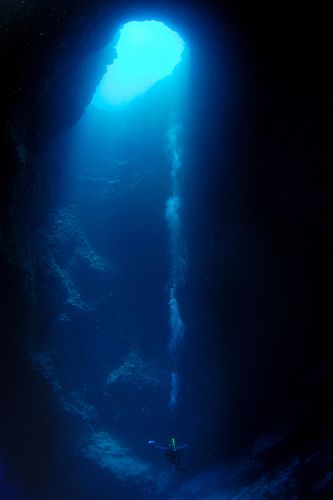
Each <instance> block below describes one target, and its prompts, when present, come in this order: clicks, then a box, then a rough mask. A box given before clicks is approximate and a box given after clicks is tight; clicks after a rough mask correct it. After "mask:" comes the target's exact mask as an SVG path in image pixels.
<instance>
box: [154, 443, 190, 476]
mask: <svg viewBox="0 0 333 500" xmlns="http://www.w3.org/2000/svg"><path fill="white" fill-rule="evenodd" d="M149 444H150V446H152V447H154V448H157V449H158V450H162V451H164V456H165V458H166V459H167V460H168V462H170V463H171V464H172V465H174V466H175V468H176V469H178V470H182V469H183V467H184V464H183V462H182V460H181V456H180V453H179V450H183V449H184V448H187V447H188V444H183V445H182V446H173V445H169V446H159V445H157V444H156V443H155V441H150V442H149Z"/></svg>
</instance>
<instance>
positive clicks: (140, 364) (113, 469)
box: [30, 35, 191, 498]
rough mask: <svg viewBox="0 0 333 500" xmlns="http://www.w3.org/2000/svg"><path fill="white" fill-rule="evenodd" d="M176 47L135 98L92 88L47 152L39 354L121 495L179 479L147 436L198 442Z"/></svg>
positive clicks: (70, 418)
mask: <svg viewBox="0 0 333 500" xmlns="http://www.w3.org/2000/svg"><path fill="white" fill-rule="evenodd" d="M177 36H178V35H177ZM173 41H174V37H173ZM176 41H177V43H179V41H178V39H177V40H176ZM164 50H165V49H164ZM181 51H183V47H182V46H181ZM120 52H121V51H120V49H119V54H118V55H119V57H120ZM179 53H180V52H179V50H178V53H177V54H178V55H177V54H176V55H177V57H178V60H177V61H176V63H175V65H174V66H175V68H174V71H173V72H172V74H169V73H171V71H170V69H169V70H168V71H167V72H166V74H167V76H166V77H165V78H162V79H160V81H159V82H156V83H155V84H154V85H153V86H152V87H151V88H150V89H149V90H147V92H145V93H143V91H142V87H140V89H141V90H140V91H139V92H138V96H137V97H133V95H132V94H131V98H130V99H129V102H128V103H127V104H126V105H122V106H120V107H119V106H117V105H114V106H110V102H109V101H108V102H107V105H106V106H102V105H101V95H102V94H101V90H100V89H99V90H97V93H96V94H95V97H94V99H93V101H92V103H91V105H90V106H88V108H87V109H86V111H85V114H84V115H83V116H82V118H81V120H80V121H79V122H78V123H77V124H76V125H75V127H73V128H72V129H71V130H68V131H67V132H66V133H64V134H62V135H61V136H60V137H58V138H57V139H56V140H55V141H54V142H53V143H52V144H50V147H49V152H48V154H49V155H50V156H51V157H55V158H56V161H57V162H58V164H59V165H60V168H61V172H62V177H61V178H60V179H59V185H60V187H59V189H58V191H57V193H56V196H55V198H54V206H53V208H52V211H51V212H50V215H49V217H48V220H47V222H46V224H45V226H44V227H43V228H42V230H41V232H40V243H39V245H40V252H41V255H42V256H43V257H42V258H43V265H44V267H45V269H46V273H45V282H44V284H43V290H44V291H43V293H44V300H45V303H46V304H47V305H48V308H49V311H48V317H49V319H48V326H47V330H48V331H47V335H46V336H45V337H44V339H43V340H42V341H39V342H35V343H34V344H33V345H32V346H31V352H30V357H31V360H32V363H33V365H34V367H35V369H36V371H37V372H38V373H40V375H41V376H42V377H43V378H44V380H45V382H46V383H47V385H48V387H49V388H50V390H51V391H52V393H53V397H54V405H55V408H56V409H57V410H56V411H57V414H58V418H59V426H60V428H61V427H62V426H63V428H64V430H65V431H64V432H65V434H66V435H67V439H68V440H69V442H70V443H71V444H69V447H70V449H71V450H72V453H75V454H76V455H77V457H78V458H77V459H76V464H80V463H81V462H80V461H82V463H83V464H84V467H86V468H87V470H89V471H93V470H96V469H97V470H98V471H100V473H101V474H104V475H106V476H107V477H108V478H109V479H108V481H106V482H105V481H104V482H103V481H102V483H101V486H100V488H101V491H104V489H105V488H106V489H107V488H108V482H109V481H110V482H111V484H112V491H113V492H115V493H114V494H115V495H116V497H117V495H118V497H119V498H141V497H142V498H146V495H148V494H149V495H152V496H153V497H154V496H155V495H161V494H163V493H165V492H167V491H169V490H170V488H174V485H175V484H177V482H178V481H179V476H178V475H177V472H176V471H174V470H173V466H172V465H170V464H168V463H167V461H166V459H165V457H164V455H163V453H162V452H160V451H158V450H152V449H150V448H149V447H148V446H147V443H148V440H149V439H155V440H156V441H157V442H158V443H159V444H161V445H167V444H168V443H169V442H170V439H171V437H175V438H176V440H177V443H179V444H183V443H187V442H189V441H190V439H191V437H190V435H189V430H188V429H189V428H188V407H187V400H186V378H184V375H183V373H182V366H183V359H184V356H185V355H186V343H185V340H184V339H185V332H186V333H189V332H187V330H186V328H185V324H186V318H185V316H184V314H183V312H182V294H184V293H185V291H184V288H185V284H186V274H187V272H188V271H187V256H186V238H185V231H186V228H185V227H184V222H183V217H182V216H183V192H184V190H185V180H184V176H185V172H186V155H187V153H186V151H187V148H188V144H187V143H186V133H185V132H184V130H185V131H186V127H187V124H188V121H189V109H188V108H187V104H186V99H185V95H186V85H187V82H188V78H189V62H188V55H187V56H186V57H184V60H182V61H181V62H179ZM155 57H156V54H155ZM164 71H165V70H164ZM108 72H109V70H108ZM108 74H109V73H107V75H108ZM111 74H112V72H111ZM111 76H112V75H111ZM102 83H103V82H102ZM103 85H104V84H103ZM140 85H141V84H140ZM132 90H133V89H132ZM132 90H129V93H131V92H132ZM97 95H99V97H98V105H96V104H97ZM113 97H114V96H113ZM112 99H113V98H112ZM120 100H121V103H122V104H124V102H123V94H122V97H121V98H120ZM116 104H118V103H116ZM184 460H186V452H184ZM77 466H78V465H77ZM90 474H92V472H90ZM74 484H75V482H74V481H73V485H72V487H73V488H74ZM131 488H132V489H133V491H132V490H131ZM87 491H88V492H90V493H86V494H87V495H88V496H87V498H91V497H92V496H93V495H95V494H96V495H97V498H104V495H105V494H106V493H105V491H104V493H101V492H100V493H94V491H95V490H94V484H89V486H88V487H87ZM133 492H135V493H133ZM165 494H166V493H165ZM80 495H81V496H80ZM89 495H91V496H89ZM98 495H100V496H98ZM81 497H82V492H81V493H79V496H78V498H81Z"/></svg>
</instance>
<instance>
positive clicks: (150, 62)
mask: <svg viewBox="0 0 333 500" xmlns="http://www.w3.org/2000/svg"><path fill="white" fill-rule="evenodd" d="M115 49H116V59H115V61H114V62H113V63H112V64H110V65H109V66H108V67H107V71H106V73H105V75H104V76H103V78H102V81H101V82H100V84H99V86H98V87H97V89H96V92H95V94H94V97H93V100H92V104H93V105H95V106H97V107H101V108H107V107H109V106H112V105H117V104H123V103H125V102H128V101H130V100H132V99H133V98H134V97H135V96H137V95H140V94H142V93H143V92H145V91H147V90H148V89H149V88H151V87H152V86H153V85H154V84H155V83H156V82H157V81H159V80H161V79H162V78H165V77H166V76H169V75H171V74H172V72H173V70H174V68H175V66H176V65H177V64H178V63H179V62H180V61H181V57H182V54H183V51H184V42H183V40H182V38H181V37H180V36H179V35H178V33H177V32H175V31H173V30H171V29H170V28H169V27H168V26H166V25H165V24H164V23H163V22H161V21H155V20H147V21H130V22H127V23H126V24H124V25H123V26H122V28H121V29H120V32H119V34H118V41H117V44H116V47H115Z"/></svg>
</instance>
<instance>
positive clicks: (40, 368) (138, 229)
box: [0, 37, 332, 500]
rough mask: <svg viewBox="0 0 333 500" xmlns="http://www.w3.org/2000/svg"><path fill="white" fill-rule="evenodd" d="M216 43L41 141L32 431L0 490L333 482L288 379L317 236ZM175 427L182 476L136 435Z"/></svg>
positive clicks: (278, 491)
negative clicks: (301, 422)
mask: <svg viewBox="0 0 333 500" xmlns="http://www.w3.org/2000/svg"><path fill="white" fill-rule="evenodd" d="M222 38H223V37H222ZM222 38H221V40H222ZM221 40H219V41H221ZM208 46H209V44H207V45H206V46H203V47H202V48H201V49H199V48H198V39H197V40H196V46H195V47H194V48H193V50H191V49H192V47H191V46H190V47H189V49H190V56H189V59H185V60H184V61H183V63H181V64H180V65H179V66H178V67H177V68H176V69H175V71H174V73H173V74H172V75H171V76H170V77H167V78H165V79H163V80H161V81H160V82H158V83H157V84H156V85H155V86H153V87H152V88H151V89H150V90H148V91H147V92H146V93H145V94H143V95H141V96H139V97H138V98H136V99H134V100H133V101H131V102H130V103H128V104H126V105H123V106H121V107H115V108H112V107H111V108H110V109H108V110H103V109H97V108H95V107H93V106H88V107H87V109H86V111H85V114H84V115H83V116H82V117H81V119H80V121H79V122H78V123H77V124H76V125H75V126H74V127H73V128H71V129H69V130H66V131H65V132H63V133H62V134H61V135H59V136H57V137H56V138H55V139H54V140H53V141H52V142H51V143H50V144H49V145H48V147H47V148H46V151H45V152H44V155H43V159H42V162H41V169H42V167H43V166H45V167H46V166H47V165H49V164H53V165H54V167H55V169H56V172H57V173H58V175H57V176H56V178H55V179H54V185H53V186H51V187H50V190H49V191H50V193H52V197H51V198H50V200H49V203H48V205H49V206H50V210H49V212H48V213H47V214H45V218H44V219H45V220H44V223H43V224H42V227H40V228H39V230H38V236H37V238H36V242H35V243H34V249H35V254H36V255H35V259H36V267H37V276H38V284H37V286H36V290H37V292H36V293H37V295H38V300H39V304H41V308H40V310H41V311H42V314H41V315H40V317H39V330H38V331H37V332H33V334H31V335H30V336H29V339H28V340H27V341H26V345H25V349H26V352H25V354H24V356H25V358H26V357H27V358H28V363H29V366H30V369H32V371H33V374H34V375H33V377H34V378H33V379H32V380H31V381H29V382H27V383H26V386H25V385H24V384H23V385H22V389H21V390H22V394H24V397H23V396H22V401H23V403H22V407H23V408H24V409H26V408H28V410H25V411H26V415H25V419H26V424H27V428H28V429H29V431H30V430H31V433H30V435H29V436H27V435H26V432H25V426H18V428H19V431H18V432H17V436H16V440H15V443H14V445H13V449H14V451H13V456H14V458H13V459H12V462H13V464H12V465H13V467H12V468H11V467H7V464H3V465H2V462H0V464H1V468H0V480H1V488H2V490H1V494H2V495H3V498H5V499H6V500H19V499H21V498H22V500H30V498H31V499H33V500H35V499H36V500H39V499H41V500H42V499H50V500H53V499H54V500H58V499H63V498H64V499H67V498H68V499H70V500H72V499H73V500H74V499H77V500H90V499H101V500H103V499H104V498H105V499H106V498H112V499H114V498H116V499H120V500H122V499H139V500H140V499H149V498H152V499H154V498H165V499H175V500H177V499H186V498H193V499H200V500H202V499H205V500H206V499H212V500H217V499H228V500H229V499H232V498H239V499H244V500H247V499H256V500H260V499H266V498H281V499H282V498H309V497H308V496H306V495H308V491H311V492H312V493H313V495H317V494H318V495H320V494H321V492H324V493H325V491H326V490H325V488H326V487H327V485H329V484H330V482H331V480H332V473H331V467H332V447H331V445H329V444H327V443H326V444H323V442H322V441H319V440H318V442H316V444H315V445H314V444H311V445H308V446H307V445H303V441H304V442H305V443H306V442H307V441H306V439H307V438H308V436H307V434H306V432H308V433H309V434H310V431H307V429H305V430H304V429H303V428H301V430H300V435H297V436H296V437H295V436H294V435H293V437H292V439H289V438H286V436H288V432H289V431H290V429H289V427H288V424H289V423H290V422H289V421H288V419H289V420H290V421H292V418H291V417H290V415H291V414H292V410H291V409H290V408H293V409H294V406H295V407H297V405H299V407H300V408H301V410H300V413H304V414H307V413H309V414H310V415H312V413H311V411H313V412H314V413H316V409H315V410H309V407H307V406H306V405H305V406H304V408H305V410H304V411H303V406H302V404H303V403H304V400H302V399H301V396H302V394H301V392H302V390H304V391H306V389H301V388H300V387H301V384H300V382H299V380H300V379H302V381H303V379H304V372H306V369H304V371H302V370H301V369H300V368H302V367H303V365H304V366H305V365H306V361H303V360H302V359H303V358H302V356H303V352H302V351H301V350H300V349H299V346H300V345H302V348H303V344H302V343H301V341H303V339H304V337H306V335H305V334H304V331H306V327H304V325H305V324H306V314H304V311H303V309H304V303H306V300H304V297H302V295H301V293H300V288H301V287H302V286H303V287H304V288H305V290H308V289H307V288H306V284H307V277H303V275H304V273H303V268H304V267H306V266H305V264H304V263H306V256H305V257H304V255H303V254H302V253H301V251H300V250H301V249H302V248H303V247H305V248H306V249H308V248H310V246H309V245H306V244H304V245H303V239H302V234H303V232H304V233H306V231H305V229H304V231H303V226H302V224H301V222H300V221H302V219H301V217H300V213H302V211H301V210H300V208H299V206H300V204H299V201H297V199H296V201H294V196H290V197H288V193H289V191H288V189H290V188H289V181H290V178H289V177H288V175H289V174H286V173H285V172H284V173H283V174H281V171H282V167H281V165H280V164H279V165H277V162H276V163H274V162H275V161H276V159H275V157H276V156H277V155H279V154H280V155H281V157H282V160H283V161H285V156H286V157H287V158H289V156H288V154H289V153H288V152H287V153H288V154H286V155H285V152H284V151H283V148H282V146H281V148H280V149H279V147H280V143H279V141H280V139H279V137H278V138H277V139H276V141H277V142H276V143H274V144H273V146H271V143H270V140H271V142H273V139H272V138H271V136H270V135H269V133H270V129H269V127H266V128H267V130H268V132H267V131H266V129H265V131H264V132H263V130H262V129H263V128H264V125H263V124H262V123H263V122H264V119H262V122H260V120H259V118H258V116H259V115H260V113H261V115H260V116H261V117H262V116H264V115H265V113H267V111H266V108H265V106H264V105H261V104H260V103H258V102H257V101H256V102H254V99H253V95H254V94H255V92H254V90H252V87H251V85H253V87H254V86H255V85H254V83H253V80H251V78H253V74H252V70H249V69H248V66H247V64H248V62H245V61H244V60H242V58H239V59H238V60H237V58H235V60H232V54H231V53H230V54H229V53H228V49H227V48H226V47H227V46H226V47H224V46H223V47H221V48H220V49H219V54H220V59H219V60H218V61H216V60H215V59H209V57H208V54H207V52H208V48H209V47H208ZM234 50H235V52H236V48H235V49H234ZM205 57H206V58H205ZM244 59H245V58H244ZM213 66H214V67H213ZM253 71H255V70H253ZM244 82H245V83H244ZM249 89H250V90H249ZM279 91H280V90H279ZM269 97H270V98H271V96H269ZM270 104H271V103H270ZM278 104H279V105H280V103H278ZM261 106H262V108H263V109H261ZM271 106H273V105H272V104H271ZM264 108H265V109H264ZM269 123H270V126H271V127H272V130H273V132H274V128H273V125H271V119H270V118H269ZM261 127H262V128H261ZM273 132H272V137H273V136H274V137H275V134H274V133H273ZM265 133H266V134H267V136H265V135H264V134H265ZM261 136H264V137H265V138H266V142H265V147H264V148H263V149H260V148H261V144H262V143H264V141H263V140H262V142H260V141H261V139H260V137H261ZM277 136H278V134H277ZM258 137H259V138H258ZM258 144H259V146H258ZM256 148H258V150H259V154H258V150H257V149H256ZM271 150H273V152H272V151H271ZM281 151H282V153H281ZM269 153H271V155H272V157H271V156H270V155H269ZM260 155H261V156H260ZM282 160H281V162H280V163H281V164H282V163H283V161H282ZM276 165H277V166H276ZM288 172H289V171H288ZM283 175H285V176H286V177H287V180H288V182H286V185H288V189H287V188H286V187H285V185H284V184H283V182H282V180H281V179H282V177H283ZM290 175H293V174H290ZM296 177H297V176H296ZM296 184H297V186H298V185H299V183H298V179H297V183H296ZM283 189H285V191H283ZM281 192H282V195H281V198H280V197H279V196H280V194H281ZM277 193H278V194H277ZM286 193H287V194H286ZM168 200H169V204H168ZM281 200H282V201H281ZM167 207H168V209H167ZM166 212H167V214H166ZM281 214H282V215H281ZM293 217H294V219H293ZM293 220H294V221H296V224H295V225H293V224H292V223H291V222H290V221H293ZM288 224H289V225H288ZM295 227H297V228H298V231H299V233H298V234H297V236H296V237H295V238H294V239H293V236H292V235H293V234H295ZM304 227H305V228H306V226H304ZM281 234H282V236H281ZM304 241H305V243H306V238H305V239H304ZM290 255H292V257H290ZM309 255H310V254H309ZM302 259H303V260H302ZM303 264H304V265H303ZM288 266H289V267H288ZM302 277H303V280H304V281H302ZM314 282H315V280H314ZM314 288H316V287H314ZM304 293H305V295H306V294H307V295H308V296H310V295H309V292H304ZM311 297H312V296H311ZM307 300H308V299H307ZM309 303H310V304H311V305H312V304H315V301H314V299H313V298H312V299H311V300H310V299H309ZM297 308H299V309H300V310H301V311H302V314H303V317H304V318H305V319H304V320H303V321H304V323H303V324H301V326H300V325H299V324H298V318H297V311H298V309H297ZM295 311H296V312H295ZM295 332H296V333H295ZM293 336H294V337H293ZM291 337H292V338H294V340H293V342H290V338H291ZM310 344H311V342H310V341H309V346H310V347H311V349H312V348H313V346H312V344H311V345H310ZM304 345H305V347H306V346H307V344H306V342H304ZM309 346H308V348H309ZM300 352H301V354H300ZM318 357H320V356H319V355H318ZM304 359H306V355H304ZM328 371H329V370H328ZM323 372H325V369H323ZM304 387H307V386H306V384H304ZM316 387H317V386H316V385H315V384H314V386H313V389H312V391H313V393H316ZM36 388H37V389H36ZM322 390H323V391H326V386H325V385H324V386H323V389H322ZM288 391H289V392H288ZM327 392H329V386H328V388H327ZM299 394H301V396H300V398H299V399H298V396H299ZM310 399H311V398H310ZM314 399H315V398H314ZM30 403H31V405H30ZM293 405H294V406H293ZM309 406H310V404H309ZM312 406H313V405H312ZM29 408H31V409H30V410H29ZM36 408H37V409H38V412H37V415H35V413H34V412H35V410H36ZM286 408H287V409H286ZM20 410H21V407H20V406H18V408H17V409H16V411H15V413H16V415H19V414H20ZM318 413H320V412H318ZM285 414H287V418H285V419H283V418H282V416H284V415H285ZM16 418H17V417H16ZM316 418H317V415H316ZM19 420H20V419H19ZM319 421H320V418H318V422H319ZM286 422H287V424H286ZM290 427H292V425H290ZM296 427H297V426H296ZM314 427H315V426H314ZM292 430H293V429H292ZM302 432H303V433H304V436H305V437H304V440H302V438H303V435H302ZM171 437H176V439H177V442H178V443H179V444H182V443H189V447H188V448H187V449H186V450H184V451H183V452H182V455H183V460H184V464H185V467H184V470H182V471H181V472H180V471H177V470H175V469H174V467H173V466H172V465H170V463H168V462H167V460H166V459H165V457H164V456H163V453H162V452H161V451H160V450H158V449H152V448H150V447H149V446H148V445H147V443H148V440H151V439H154V440H156V441H157V442H158V443H159V444H161V445H167V444H168V443H169V441H170V438H171ZM288 439H289V440H288ZM22 441H24V443H28V444H27V445H26V446H22ZM328 443H329V441H328ZM21 448H24V450H25V452H24V453H22V452H21ZM318 450H320V451H318ZM0 453H1V450H0ZM0 458H1V456H0ZM9 462H10V460H9ZM16 471H21V475H20V473H19V472H18V473H17V475H18V477H17V476H16ZM22 471H24V473H22ZM21 476H22V477H21ZM307 481H308V482H307ZM302 488H303V489H302ZM21 494H22V497H21V496H20V495H21ZM302 495H303V497H302ZM1 498H2V497H1Z"/></svg>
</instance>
